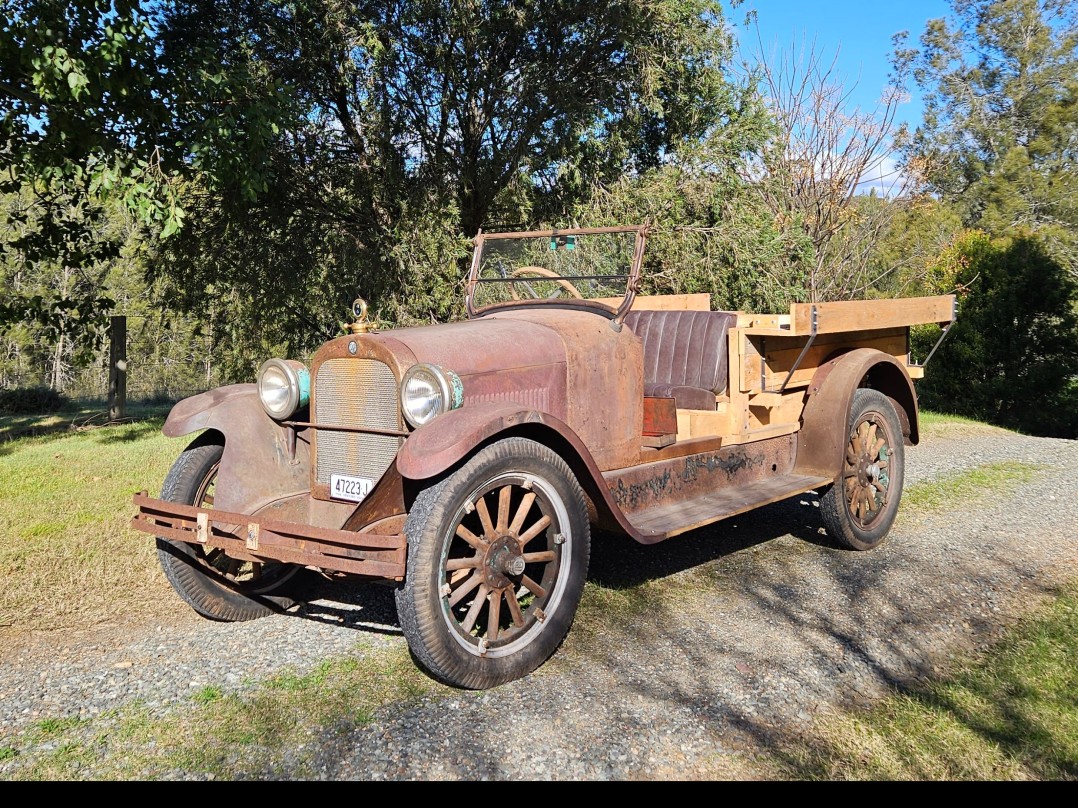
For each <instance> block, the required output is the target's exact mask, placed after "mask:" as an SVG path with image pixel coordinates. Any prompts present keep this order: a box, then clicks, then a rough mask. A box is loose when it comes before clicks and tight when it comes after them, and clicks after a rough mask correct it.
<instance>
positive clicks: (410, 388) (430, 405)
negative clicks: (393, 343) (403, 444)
mask: <svg viewBox="0 0 1078 808" xmlns="http://www.w3.org/2000/svg"><path fill="white" fill-rule="evenodd" d="M463 402H464V385H463V384H462V383H461V380H460V377H459V376H458V375H457V374H456V373H454V372H453V371H451V370H446V369H445V368H441V367H438V366H437V365H430V364H427V363H425V362H424V363H420V364H418V365H412V366H411V367H410V368H408V370H407V371H406V372H405V374H404V378H403V379H401V411H402V412H403V413H404V419H405V420H406V421H407V422H408V423H409V424H411V425H412V426H413V427H421V426H423V424H426V423H428V422H430V421H431V419H433V418H434V417H435V416H438V415H441V414H442V413H443V412H447V411H449V410H455V409H457V408H458V407H459V406H460V405H461V404H462V403H463Z"/></svg>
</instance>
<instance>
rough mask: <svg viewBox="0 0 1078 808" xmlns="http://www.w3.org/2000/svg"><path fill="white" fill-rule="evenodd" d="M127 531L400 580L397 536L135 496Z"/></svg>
mask: <svg viewBox="0 0 1078 808" xmlns="http://www.w3.org/2000/svg"><path fill="white" fill-rule="evenodd" d="M134 503H135V505H137V506H138V513H137V514H135V516H134V518H133V519H132V520H131V527H133V528H134V529H135V530H139V531H142V532H143V533H150V534H152V535H154V536H160V537H161V538H164V539H171V540H173V541H179V542H185V543H187V544H194V545H201V546H203V547H216V548H220V549H221V550H224V551H225V553H227V554H228V555H229V557H231V558H236V559H239V560H241V561H253V562H265V561H278V562H282V563H286V564H299V565H301V566H304V567H313V568H316V569H319V570H329V571H334V572H343V573H349V574H352V575H363V576H368V577H374V578H388V579H392V580H398V581H400V580H403V579H404V570H405V555H406V550H407V540H406V539H405V537H404V534H402V533H394V534H381V533H373V532H371V533H363V532H356V531H352V530H334V529H332V528H325V527H316V526H314V525H305V524H299V523H296V522H282V521H278V520H274V519H264V518H260V517H257V516H251V515H249V514H242V513H229V512H226V511H219V510H215V509H212V508H196V507H194V506H193V505H182V504H180V503H177V502H167V501H165V500H161V499H153V498H152V497H149V496H147V494H146V492H145V491H143V492H141V493H138V494H135V496H134Z"/></svg>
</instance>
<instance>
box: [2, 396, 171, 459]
mask: <svg viewBox="0 0 1078 808" xmlns="http://www.w3.org/2000/svg"><path fill="white" fill-rule="evenodd" d="M168 411H169V407H168V406H150V405H147V406H140V407H135V408H133V411H132V413H131V415H129V416H127V417H125V418H124V419H122V420H120V421H109V418H108V412H107V411H105V410H102V409H101V408H100V407H96V406H94V407H80V408H78V409H73V410H61V411H59V412H56V413H48V414H36V415H8V416H0V456H3V455H8V454H11V453H12V452H14V451H16V450H17V448H18V445H17V444H16V441H18V440H22V439H44V440H45V441H52V440H59V439H61V438H66V437H70V436H71V435H73V434H76V433H79V432H94V433H95V435H94V437H95V440H97V441H98V442H100V443H133V442H135V441H138V440H141V439H143V438H146V437H148V436H150V435H152V434H155V433H157V432H160V430H161V426H162V424H163V423H164V419H165V416H166V415H167V414H168ZM117 427H123V429H117Z"/></svg>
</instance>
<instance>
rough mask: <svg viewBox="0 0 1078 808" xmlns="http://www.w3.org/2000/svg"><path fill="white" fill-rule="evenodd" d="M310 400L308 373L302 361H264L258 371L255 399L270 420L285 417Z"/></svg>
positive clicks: (304, 405) (309, 376)
mask: <svg viewBox="0 0 1078 808" xmlns="http://www.w3.org/2000/svg"><path fill="white" fill-rule="evenodd" d="M310 398H311V374H310V372H309V371H308V370H307V368H306V367H304V365H303V363H302V362H297V361H296V360H294V359H267V360H266V361H265V362H263V363H262V367H260V368H259V369H258V399H259V401H261V402H262V409H264V410H265V411H266V413H267V414H268V415H269V417H270V418H275V419H276V420H278V421H280V420H282V419H284V418H288V417H290V416H291V415H292V414H293V413H295V412H296V410H299V409H301V408H302V407H306V406H307V403H308V402H309V401H310Z"/></svg>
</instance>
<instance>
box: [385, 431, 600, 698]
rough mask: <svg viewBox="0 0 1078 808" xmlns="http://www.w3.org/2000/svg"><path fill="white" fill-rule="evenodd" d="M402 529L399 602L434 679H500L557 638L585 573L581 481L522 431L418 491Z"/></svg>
mask: <svg viewBox="0 0 1078 808" xmlns="http://www.w3.org/2000/svg"><path fill="white" fill-rule="evenodd" d="M404 532H405V534H406V535H407V538H408V567H407V571H406V576H405V580H404V583H403V584H402V585H401V586H400V587H398V589H397V591H396V601H397V613H398V616H399V618H400V623H401V628H402V629H403V631H404V635H405V637H406V638H407V640H408V645H409V648H410V649H411V651H412V654H413V656H414V657H415V658H416V660H417V662H418V663H419V664H420V665H421V666H422V667H424V668H426V669H427V671H429V672H430V673H431V675H432V676H434V678H436V679H438V680H439V681H442V682H443V683H446V684H449V685H452V686H454V687H460V688H465V689H472V690H481V689H485V688H491V687H496V686H498V685H501V684H504V683H506V682H509V681H512V680H514V679H519V678H521V677H523V676H525V675H527V674H528V673H531V672H532V671H533V670H535V669H536V668H538V667H539V666H540V665H542V664H543V663H544V662H545V661H546V660H547V659H549V658H550V657H551V656H552V655H553V654H554V652H555V651H556V650H557V649H558V648H559V646H560V645H561V643H562V641H563V640H564V639H565V636H566V635H567V634H568V632H569V627H570V626H571V625H572V622H573V617H574V615H575V613H576V609H577V605H578V604H579V603H580V596H581V594H582V593H583V590H584V583H585V581H586V579H587V570H588V561H589V559H590V554H591V526H590V524H589V521H588V513H587V508H586V506H585V502H584V492H583V491H582V490H581V488H580V484H579V483H578V482H577V480H576V478H575V477H574V475H573V473H572V471H571V470H570V469H569V466H568V465H567V464H566V463H565V461H564V460H562V459H561V457H559V456H558V455H557V454H556V453H555V452H553V451H552V450H551V449H549V448H547V447H546V446H544V445H542V444H540V443H536V442H534V441H531V440H527V439H524V438H506V439H504V440H501V441H498V442H497V443H493V444H491V445H490V446H487V447H486V448H484V449H482V450H480V451H479V452H478V453H477V454H476V455H475V457H473V458H472V459H471V460H469V461H468V462H467V463H465V464H464V465H463V466H462V467H461V468H460V469H459V470H457V471H456V472H454V473H453V474H451V475H450V476H449V477H447V478H446V479H444V480H442V481H441V482H438V483H437V484H435V485H433V486H431V487H429V488H426V489H425V490H423V491H422V492H421V493H420V494H419V495H418V496H417V498H416V500H415V503H414V505H413V507H412V508H411V510H410V512H409V514H408V519H407V521H406V523H405V528H404ZM533 540H534V542H535V543H534V544H532V543H531V542H532V541H533Z"/></svg>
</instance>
